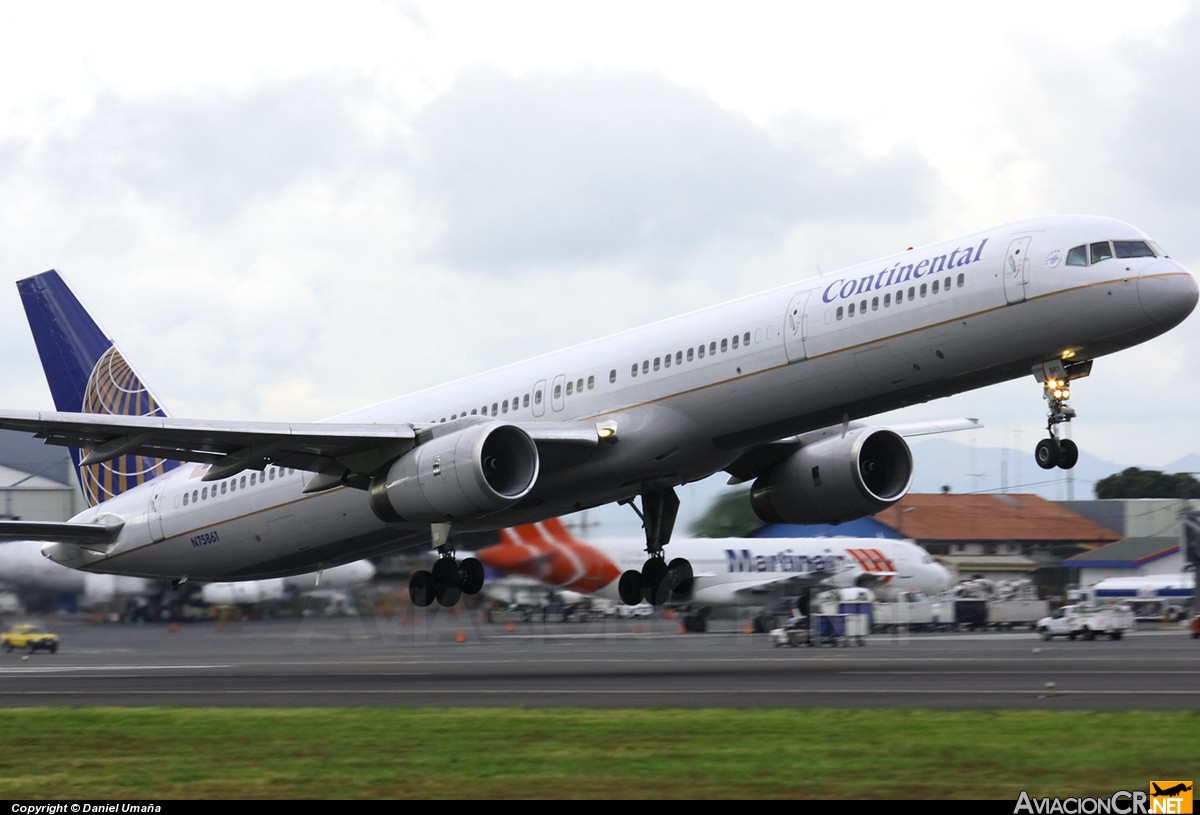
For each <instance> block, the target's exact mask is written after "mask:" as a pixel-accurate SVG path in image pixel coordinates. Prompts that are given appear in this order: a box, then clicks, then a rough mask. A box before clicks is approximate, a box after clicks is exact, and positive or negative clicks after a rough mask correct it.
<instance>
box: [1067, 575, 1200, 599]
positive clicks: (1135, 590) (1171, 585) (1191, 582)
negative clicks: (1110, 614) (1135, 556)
mask: <svg viewBox="0 0 1200 815" xmlns="http://www.w3.org/2000/svg"><path fill="white" fill-rule="evenodd" d="M1088 592H1089V593H1090V594H1091V596H1092V598H1093V599H1095V600H1099V601H1111V600H1113V599H1116V598H1131V597H1161V598H1169V599H1173V600H1176V601H1178V602H1186V601H1189V600H1191V599H1192V598H1193V597H1194V596H1195V595H1196V574H1195V572H1168V573H1165V574H1148V575H1140V576H1136V577H1106V578H1105V579H1103V580H1100V581H1097V582H1096V584H1095V585H1093V586H1091V587H1090V588H1089V589H1088Z"/></svg>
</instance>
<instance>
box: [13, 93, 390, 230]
mask: <svg viewBox="0 0 1200 815" xmlns="http://www.w3.org/2000/svg"><path fill="white" fill-rule="evenodd" d="M367 92H368V89H367V88H366V87H364V85H363V83H362V82H361V81H359V80H357V79H356V78H355V77H353V76H352V75H349V74H344V73H326V74H323V75H319V76H311V77H307V78H302V79H294V80H288V81H281V82H276V83H272V84H268V85H264V86H261V87H258V88H255V89H254V90H251V91H244V92H238V91H234V90H229V89H223V90H217V89H210V90H208V91H204V92H191V93H187V94H183V93H174V94H161V95H156V96H151V97H132V98H130V97H125V96H122V95H120V94H119V93H114V92H111V91H109V92H105V93H103V94H100V95H98V96H96V98H95V99H94V102H93V107H92V110H91V112H90V115H87V116H85V117H81V118H79V119H76V120H73V121H71V122H70V123H69V124H66V125H64V126H62V127H60V128H59V129H57V130H55V131H52V132H51V133H49V134H47V135H44V136H40V137H39V138H37V139H34V138H30V139H29V140H28V141H26V142H25V143H24V144H20V145H18V146H19V147H20V148H21V150H22V152H23V153H24V158H23V160H24V161H25V162H33V163H40V164H41V165H42V167H41V169H42V170H43V172H44V174H45V177H47V178H49V179H50V180H51V181H52V182H53V183H54V184H55V185H56V186H57V187H58V188H59V189H60V190H62V191H63V193H64V197H68V193H69V197H72V198H80V197H82V198H86V199H88V200H90V201H92V202H96V201H106V200H107V201H120V200H122V199H128V198H132V199H134V200H136V201H139V202H143V203H154V204H158V205H162V206H164V207H167V208H169V209H170V210H172V211H173V212H175V213H176V214H177V215H179V216H180V217H182V218H184V219H186V220H187V221H188V222H190V223H191V224H192V225H193V226H194V227H209V228H213V227H220V226H224V225H227V224H228V223H230V222H231V221H234V220H236V219H237V217H238V215H239V213H240V212H241V211H242V210H243V208H244V207H245V206H246V205H247V204H251V203H255V202H258V201H262V200H270V199H272V198H274V197H277V196H280V195H282V194H283V193H284V192H285V191H286V190H287V189H288V188H289V186H291V185H292V184H294V183H296V182H297V181H298V180H300V179H303V178H305V177H309V176H312V175H325V176H330V177H334V178H335V177H336V175H337V174H338V172H339V171H340V170H342V169H343V168H344V167H345V166H346V165H351V164H354V165H357V164H361V163H363V162H364V161H369V160H370V159H371V158H372V156H374V154H375V149H374V147H373V145H372V144H371V143H370V142H367V141H366V140H365V139H364V136H363V134H362V131H361V129H360V128H359V127H358V125H357V124H356V122H355V121H354V114H353V108H354V106H355V105H356V104H358V103H359V101H360V100H361V99H362V98H363V97H364V96H365V95H366V94H367ZM13 150H14V147H13V143H12V142H11V141H10V143H9V145H8V152H10V153H11V152H12V151H13ZM101 211H103V210H101Z"/></svg>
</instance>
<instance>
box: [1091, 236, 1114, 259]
mask: <svg viewBox="0 0 1200 815" xmlns="http://www.w3.org/2000/svg"><path fill="white" fill-rule="evenodd" d="M1112 256H1113V254H1112V247H1111V246H1109V245H1108V241H1100V242H1099V243H1093V244H1092V263H1099V262H1100V261H1102V260H1108V259H1109V258H1111V257H1112Z"/></svg>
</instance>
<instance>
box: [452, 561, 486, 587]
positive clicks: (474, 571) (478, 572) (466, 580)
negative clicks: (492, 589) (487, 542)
mask: <svg viewBox="0 0 1200 815" xmlns="http://www.w3.org/2000/svg"><path fill="white" fill-rule="evenodd" d="M458 583H459V586H460V587H461V588H462V593H463V594H479V592H480V590H481V589H483V564H482V563H480V562H479V561H478V560H476V559H475V558H473V557H469V558H467V559H465V560H463V561H461V562H460V563H459V564H458Z"/></svg>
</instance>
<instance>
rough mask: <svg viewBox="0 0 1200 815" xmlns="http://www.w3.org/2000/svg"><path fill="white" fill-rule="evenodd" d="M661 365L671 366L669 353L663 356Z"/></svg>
mask: <svg viewBox="0 0 1200 815" xmlns="http://www.w3.org/2000/svg"><path fill="white" fill-rule="evenodd" d="M663 365H665V366H666V367H668V368H670V367H671V355H670V354H667V355H666V356H665V357H663Z"/></svg>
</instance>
